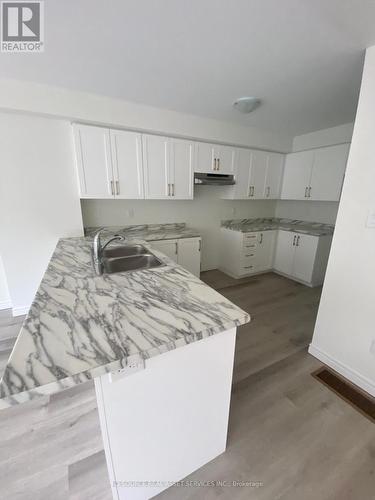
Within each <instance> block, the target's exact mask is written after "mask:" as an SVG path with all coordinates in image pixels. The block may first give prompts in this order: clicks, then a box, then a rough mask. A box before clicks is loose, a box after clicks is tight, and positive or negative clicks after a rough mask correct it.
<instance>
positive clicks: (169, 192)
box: [168, 184, 171, 196]
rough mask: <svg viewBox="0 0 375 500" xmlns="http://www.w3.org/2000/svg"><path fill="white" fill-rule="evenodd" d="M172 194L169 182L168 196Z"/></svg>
mask: <svg viewBox="0 0 375 500" xmlns="http://www.w3.org/2000/svg"><path fill="white" fill-rule="evenodd" d="M170 195H171V185H170V184H168V196H170Z"/></svg>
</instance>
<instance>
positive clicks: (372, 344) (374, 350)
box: [370, 339, 375, 356]
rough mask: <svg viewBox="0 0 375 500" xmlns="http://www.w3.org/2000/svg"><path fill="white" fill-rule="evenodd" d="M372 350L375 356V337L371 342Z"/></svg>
mask: <svg viewBox="0 0 375 500" xmlns="http://www.w3.org/2000/svg"><path fill="white" fill-rule="evenodd" d="M370 352H371V354H373V355H374V356H375V339H373V341H372V342H371V345H370Z"/></svg>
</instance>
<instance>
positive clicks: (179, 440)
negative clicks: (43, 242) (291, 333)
mask: <svg viewBox="0 0 375 500" xmlns="http://www.w3.org/2000/svg"><path fill="white" fill-rule="evenodd" d="M132 243H137V244H142V245H144V246H145V247H146V248H148V247H149V244H148V243H146V242H145V241H143V240H132ZM121 244H122V245H123V243H122V242H113V243H112V245H113V246H120V245H121ZM91 245H92V238H90V237H86V238H66V239H61V240H59V242H58V244H57V247H56V250H55V252H54V253H53V255H52V258H51V261H50V263H49V265H48V268H47V271H46V273H45V275H44V277H43V280H42V282H41V284H40V287H39V289H38V291H37V293H36V296H35V299H34V302H33V304H32V306H31V309H30V311H29V314H28V316H27V318H26V320H25V322H24V324H23V327H22V329H21V331H20V334H19V336H18V339H17V341H16V344H15V347H14V349H13V351H12V354H11V356H10V358H9V361H8V363H7V365H6V369H5V372H4V375H3V378H2V380H1V383H0V398H1V399H0V407H1V408H6V407H9V406H11V405H15V404H19V403H23V402H26V401H30V400H32V399H34V398H37V397H38V396H40V395H44V394H53V393H56V392H58V391H61V390H63V389H65V388H68V387H72V386H74V385H76V384H80V383H83V382H85V381H87V380H90V379H92V378H94V379H95V386H96V393H97V401H98V409H99V416H100V423H101V429H102V436H103V441H104V447H105V451H106V458H107V466H108V472H109V477H110V481H111V487H112V491H113V496H114V498H119V499H125V498H127V499H128V498H130V499H133V498H134V499H135V498H137V499H141V498H142V499H143V498H151V497H152V496H154V495H156V494H157V493H158V492H160V491H162V490H163V489H165V488H167V487H169V486H170V485H171V484H172V483H173V482H175V481H178V480H181V479H183V478H184V477H186V476H187V475H188V474H189V473H191V472H193V471H194V470H195V469H197V468H199V467H200V466H202V465H203V464H205V463H207V462H208V461H210V460H212V459H213V458H214V457H215V456H217V455H219V454H220V453H222V452H223V451H224V450H225V447H226V435H227V423H228V414H229V403H230V390H231V380H232V368H233V357H234V345H235V334H236V327H237V326H239V325H242V324H245V323H247V322H248V321H249V320H250V318H249V315H248V314H247V313H246V312H244V311H242V310H241V309H239V308H238V307H237V306H235V305H234V304H232V303H231V302H229V301H228V300H227V299H225V298H224V297H223V296H221V295H220V294H219V293H217V292H216V291H214V290H213V289H211V288H210V287H208V286H207V285H206V284H204V283H203V282H202V281H200V280H199V279H198V278H197V277H195V276H193V275H192V274H191V273H189V272H188V271H187V270H185V269H184V268H182V267H181V266H179V265H178V264H176V263H175V262H173V261H172V260H171V259H169V258H168V257H166V256H165V255H164V254H163V253H161V252H159V251H157V250H155V249H154V248H152V249H151V250H150V252H152V254H154V255H155V256H156V257H157V258H158V259H160V260H161V261H162V264H163V265H161V266H159V267H155V268H154V269H147V270H138V271H134V272H123V273H114V274H103V275H97V274H95V271H94V268H93V265H92V256H91ZM150 481H153V482H154V483H153V484H150V483H147V484H146V482H150Z"/></svg>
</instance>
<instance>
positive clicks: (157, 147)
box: [142, 135, 172, 200]
mask: <svg viewBox="0 0 375 500" xmlns="http://www.w3.org/2000/svg"><path fill="white" fill-rule="evenodd" d="M142 143H143V167H144V178H145V197H146V198H148V199H159V200H160V199H168V198H170V197H171V195H172V187H171V182H170V178H169V161H170V158H169V142H168V137H160V136H157V135H143V136H142Z"/></svg>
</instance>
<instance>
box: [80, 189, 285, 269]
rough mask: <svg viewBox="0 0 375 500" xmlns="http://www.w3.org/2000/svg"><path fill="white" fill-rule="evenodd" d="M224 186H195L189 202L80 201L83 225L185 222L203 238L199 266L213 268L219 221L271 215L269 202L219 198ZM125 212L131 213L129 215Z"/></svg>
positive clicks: (271, 206)
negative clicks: (131, 214)
mask: <svg viewBox="0 0 375 500" xmlns="http://www.w3.org/2000/svg"><path fill="white" fill-rule="evenodd" d="M223 189H225V188H222V187H218V186H198V187H195V188H194V190H195V191H194V200H192V201H169V200H168V201H163V200H155V201H154V200H82V201H81V204H82V213H83V222H84V225H85V226H102V225H120V226H121V225H131V224H159V223H168V222H186V223H187V224H188V226H191V227H193V228H196V229H198V230H199V231H200V233H201V235H202V237H203V246H202V269H203V270H207V269H215V268H216V267H217V266H218V259H219V235H220V221H221V220H222V219H241V218H247V217H273V215H274V210H275V202H273V201H263V200H259V201H255V200H253V201H248V200H241V201H231V200H221V199H220V194H221V192H222V190H223ZM129 211H133V213H134V215H133V216H132V217H131V216H129Z"/></svg>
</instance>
